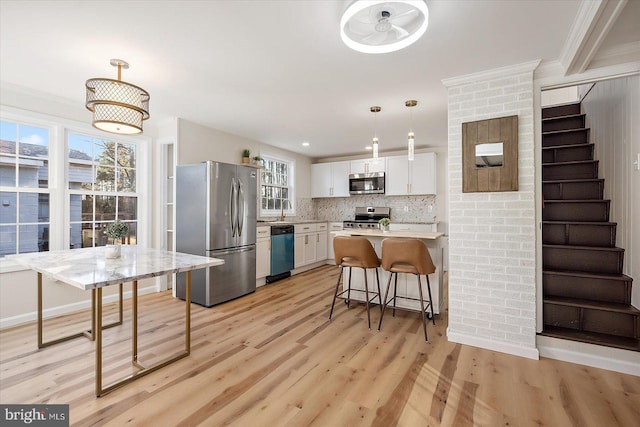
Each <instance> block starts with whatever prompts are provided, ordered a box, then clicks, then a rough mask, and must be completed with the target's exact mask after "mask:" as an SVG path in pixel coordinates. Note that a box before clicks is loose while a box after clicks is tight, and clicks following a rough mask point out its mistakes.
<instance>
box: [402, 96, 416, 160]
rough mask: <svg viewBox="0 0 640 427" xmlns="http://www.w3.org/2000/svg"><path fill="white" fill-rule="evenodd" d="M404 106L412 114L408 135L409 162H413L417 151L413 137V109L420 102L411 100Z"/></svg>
mask: <svg viewBox="0 0 640 427" xmlns="http://www.w3.org/2000/svg"><path fill="white" fill-rule="evenodd" d="M404 105H405V106H406V107H409V111H410V114H411V122H410V124H409V134H408V135H407V160H409V161H413V151H414V149H415V141H414V135H413V110H412V108H413V107H415V106H416V105H418V101H416V100H415V99H410V100H409V101H407V102H405V103H404Z"/></svg>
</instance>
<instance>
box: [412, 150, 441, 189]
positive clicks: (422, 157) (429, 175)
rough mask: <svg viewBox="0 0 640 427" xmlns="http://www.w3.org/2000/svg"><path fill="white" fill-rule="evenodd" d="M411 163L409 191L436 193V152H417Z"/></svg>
mask: <svg viewBox="0 0 640 427" xmlns="http://www.w3.org/2000/svg"><path fill="white" fill-rule="evenodd" d="M409 163H412V164H411V165H410V166H409V171H410V174H411V176H410V179H409V193H410V194H436V153H421V154H416V155H415V158H414V160H413V162H409Z"/></svg>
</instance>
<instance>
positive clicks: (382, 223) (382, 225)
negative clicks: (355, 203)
mask: <svg viewBox="0 0 640 427" xmlns="http://www.w3.org/2000/svg"><path fill="white" fill-rule="evenodd" d="M378 224H380V228H381V229H382V231H389V224H391V220H390V219H389V218H382V219H381V220H380V221H378Z"/></svg>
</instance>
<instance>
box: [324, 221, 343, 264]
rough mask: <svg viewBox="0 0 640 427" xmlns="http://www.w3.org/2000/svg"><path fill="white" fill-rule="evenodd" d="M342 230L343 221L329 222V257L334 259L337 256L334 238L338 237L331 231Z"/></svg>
mask: <svg viewBox="0 0 640 427" xmlns="http://www.w3.org/2000/svg"><path fill="white" fill-rule="evenodd" d="M340 230H342V223H341V222H332V223H330V224H329V233H327V259H328V260H331V261H333V260H334V258H335V253H334V252H333V238H334V237H336V235H335V234H333V233H331V232H332V231H340Z"/></svg>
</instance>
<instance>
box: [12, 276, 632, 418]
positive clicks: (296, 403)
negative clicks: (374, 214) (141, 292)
mask: <svg viewBox="0 0 640 427" xmlns="http://www.w3.org/2000/svg"><path fill="white" fill-rule="evenodd" d="M337 273H338V270H337V267H335V266H326V267H320V268H317V269H315V270H311V271H309V272H306V273H303V274H301V275H297V276H295V277H293V278H290V279H287V280H284V281H280V282H277V283H274V284H271V285H268V286H264V287H262V288H259V289H258V290H257V291H256V293H254V294H252V295H249V296H247V297H244V298H241V299H238V300H236V301H232V302H230V303H227V304H223V305H220V306H217V307H214V308H210V309H205V308H202V307H200V306H197V305H193V306H192V307H193V309H192V310H193V311H192V352H191V355H190V356H189V357H187V358H186V359H183V360H181V361H179V362H176V363H174V364H172V365H169V366H167V367H165V368H163V369H161V370H159V371H157V372H154V373H152V374H150V375H148V376H146V377H144V378H142V379H140V380H138V381H135V382H133V383H131V384H129V385H127V386H125V387H123V388H121V389H119V390H116V391H114V392H112V393H111V394H108V395H106V396H105V397H102V398H99V399H96V398H95V396H94V394H93V393H94V353H93V343H92V342H91V341H89V340H87V339H84V338H78V339H76V340H73V341H70V342H67V343H63V344H59V345H56V346H53V347H49V348H45V349H43V350H37V348H36V329H35V325H33V324H31V325H25V326H20V327H15V328H11V329H7V330H4V331H1V332H0V402H1V403H67V404H70V418H71V424H72V425H78V426H90V425H100V426H103V425H107V426H124V425H140V426H196V425H209V426H219V425H220V426H221V425H235V426H307V425H318V426H331V427H333V426H360V425H363V426H384V427H387V426H394V425H398V426H439V425H442V426H499V425H502V426H534V425H535V426H537V425H546V426H554V427H555V426H581V427H582V426H599V427H609V426H638V425H640V377H635V376H631V375H624V374H619V373H615V372H611V371H605V370H601V369H595V368H589V367H585V366H581V365H575V364H571V363H566V362H559V361H555V360H550V359H541V360H539V361H536V360H529V359H524V358H519V357H515V356H509V355H506V354H502V353H496V352H492V351H487V350H481V349H478V348H474V347H468V346H463V345H460V344H455V343H450V342H448V341H447V339H446V335H445V332H446V324H447V318H446V312H445V314H444V315H440V316H437V317H436V323H437V324H436V326H435V327H434V326H433V325H432V324H429V327H428V332H429V339H430V342H429V343H425V341H424V339H423V338H424V337H423V332H422V328H421V322H420V316H419V314H418V313H406V312H402V311H399V312H398V314H397V315H396V317H395V318H394V317H392V316H391V315H390V313H387V315H385V320H384V324H383V327H382V331H381V332H378V331H377V330H376V329H375V327H374V329H373V330H371V331H370V330H368V328H367V321H366V311H365V309H364V305H355V306H354V305H352V307H351V309H350V310H347V308H346V305H345V304H344V303H342V302H341V301H339V302H338V303H337V307H336V311H335V313H334V318H333V320H332V321H331V322H329V321H328V314H329V306H330V304H331V299H332V292H333V288H334V284H335V281H336V280H337ZM129 308H130V305H129V303H128V302H126V303H125V325H124V326H121V327H117V328H113V329H109V330H107V331H106V332H105V339H104V340H105V345H106V348H105V352H104V359H105V364H106V365H105V372H106V374H107V376H108V377H111V378H117V377H118V376H122V375H125V374H126V373H128V372H130V369H131V367H130V363H129V359H128V357H129V354H130V346H131V344H130V340H129V337H130V322H129V320H130V310H129ZM107 312H108V313H114V310H113V307H112V308H111V310H107ZM183 313H184V303H183V302H182V301H180V300H176V299H173V298H172V297H171V295H170V293H168V292H164V293H159V294H152V295H147V296H143V297H141V299H140V316H141V318H140V326H139V331H140V336H141V338H140V349H141V351H140V353H141V355H140V358H141V360H142V361H147V362H152V361H153V359H154V358H162V357H164V356H166V355H167V353H166V352H167V351H168V352H170V351H172V350H173V349H176V348H179V347H180V346H181V345H182V342H183V341H182V336H181V331H182V328H183V326H182V325H183V323H182V321H183ZM379 315H380V313H379V310H378V308H377V306H375V307H374V309H373V311H372V323H375V324H376V325H377V321H378V319H379ZM111 318H113V314H108V315H106V316H105V321H109V320H110V319H111ZM80 323H84V324H85V325H86V326H88V323H89V314H88V312H85V313H82V314H74V315H70V316H65V317H61V318H57V319H52V320H49V321H47V322H46V323H45V331H46V334H47V335H46V339H50V338H53V337H54V336H55V333H66V332H68V331H69V330H78V329H81V327H80ZM107 380H108V379H107Z"/></svg>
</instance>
